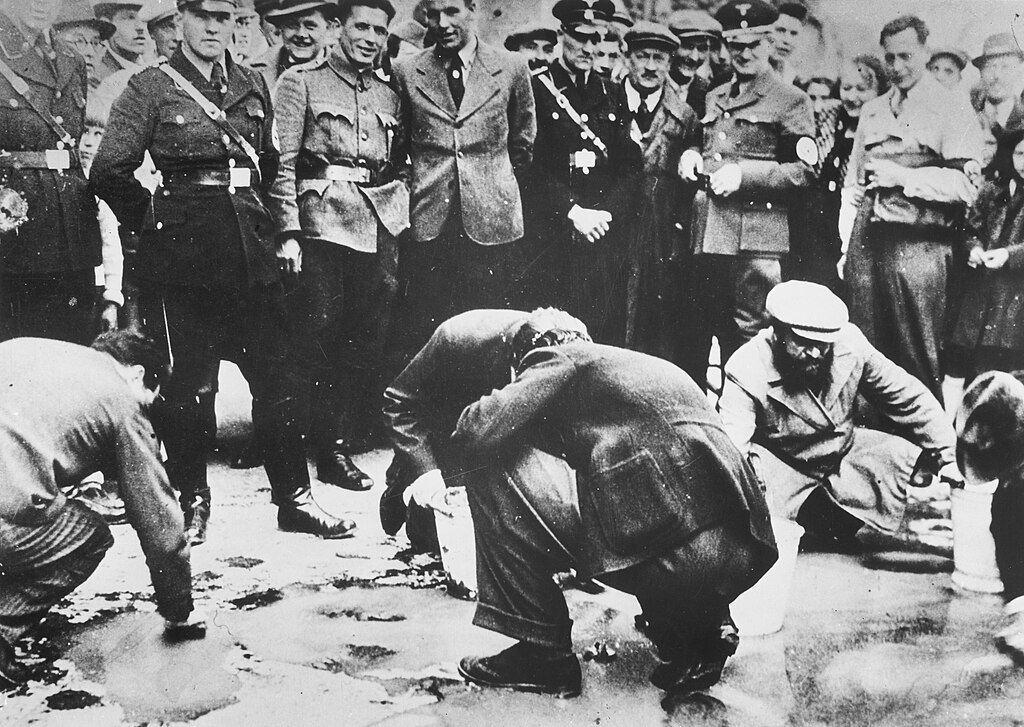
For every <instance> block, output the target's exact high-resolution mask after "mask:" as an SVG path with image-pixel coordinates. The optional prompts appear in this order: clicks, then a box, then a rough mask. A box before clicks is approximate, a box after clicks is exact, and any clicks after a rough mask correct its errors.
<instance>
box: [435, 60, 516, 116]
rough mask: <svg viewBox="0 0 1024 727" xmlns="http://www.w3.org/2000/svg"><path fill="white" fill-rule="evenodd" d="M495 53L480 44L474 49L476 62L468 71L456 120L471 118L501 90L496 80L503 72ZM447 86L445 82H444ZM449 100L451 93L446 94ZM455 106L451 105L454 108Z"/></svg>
mask: <svg viewBox="0 0 1024 727" xmlns="http://www.w3.org/2000/svg"><path fill="white" fill-rule="evenodd" d="M504 70H505V69H504V68H502V66H501V62H500V61H499V59H498V55H497V53H495V52H494V51H492V50H491V49H490V48H489V47H488V46H486V45H484V44H483V43H480V44H478V45H477V48H476V60H474V61H473V67H472V68H471V69H470V71H469V81H468V83H467V84H466V93H465V95H464V96H463V97H462V106H460V107H459V112H458V120H459V121H462V120H464V119H466V118H468V117H470V116H472V115H473V114H474V113H475V112H476V111H477V110H478V109H479V108H480V107H481V106H483V105H484V104H485V103H487V102H488V101H490V100H491V99H492V98H494V96H495V95H496V94H497V93H498V91H500V90H501V85H500V84H499V83H498V81H497V78H498V76H500V75H501V74H502V73H503V72H504ZM445 85H447V81H445ZM448 96H449V98H451V92H450V91H449V93H448ZM454 106H455V104H454V102H453V103H452V107H453V108H454Z"/></svg>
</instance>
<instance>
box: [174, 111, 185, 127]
mask: <svg viewBox="0 0 1024 727" xmlns="http://www.w3.org/2000/svg"><path fill="white" fill-rule="evenodd" d="M174 123H176V124H178V125H179V126H180V125H181V124H184V123H185V117H184V116H182V115H181V114H178V115H177V116H175V117H174Z"/></svg>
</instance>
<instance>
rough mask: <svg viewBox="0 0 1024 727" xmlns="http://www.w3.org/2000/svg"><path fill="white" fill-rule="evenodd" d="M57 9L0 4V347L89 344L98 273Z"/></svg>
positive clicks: (45, 3) (82, 79) (49, 4)
mask: <svg viewBox="0 0 1024 727" xmlns="http://www.w3.org/2000/svg"><path fill="white" fill-rule="evenodd" d="M60 5H61V4H60V0H40V2H37V3H25V2H21V0H2V2H0V63H2V65H0V151H2V152H3V153H2V154H0V198H2V199H3V202H4V207H6V208H8V209H10V210H12V211H13V212H14V213H15V214H13V215H11V216H10V217H8V216H7V215H4V218H5V219H3V220H0V254H2V255H3V267H2V271H0V340H2V339H6V338H11V337H14V336H39V337H44V338H59V339H63V340H66V341H71V342H75V343H88V342H89V341H90V340H91V339H92V334H93V333H94V331H93V329H92V324H91V320H90V319H91V315H92V309H93V305H92V303H93V299H94V297H95V277H94V272H93V269H94V268H95V266H96V265H98V264H99V263H100V229H99V224H98V222H97V220H96V200H95V199H94V198H93V196H92V194H90V193H89V191H88V189H86V181H85V176H84V174H83V173H82V167H81V164H80V163H79V160H78V155H77V154H76V152H75V149H76V147H77V144H78V140H79V138H80V137H81V135H82V131H83V125H84V121H85V94H86V89H87V88H88V83H87V80H86V70H85V61H84V60H82V58H81V56H79V55H78V53H77V52H76V51H75V50H74V48H72V47H71V46H70V45H68V44H66V43H64V42H63V41H61V40H59V39H57V38H55V37H53V34H52V33H51V27H52V25H53V22H54V21H55V20H56V18H57V17H58V15H59V12H60Z"/></svg>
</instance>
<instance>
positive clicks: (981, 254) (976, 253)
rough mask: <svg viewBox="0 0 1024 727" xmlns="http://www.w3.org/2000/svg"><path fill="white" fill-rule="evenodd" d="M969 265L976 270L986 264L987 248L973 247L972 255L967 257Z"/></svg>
mask: <svg viewBox="0 0 1024 727" xmlns="http://www.w3.org/2000/svg"><path fill="white" fill-rule="evenodd" d="M967 264H968V265H969V266H970V267H972V268H976V267H978V266H979V265H984V264H985V248H983V247H972V248H971V254H970V255H968V256H967Z"/></svg>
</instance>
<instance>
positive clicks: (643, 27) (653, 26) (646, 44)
mask: <svg viewBox="0 0 1024 727" xmlns="http://www.w3.org/2000/svg"><path fill="white" fill-rule="evenodd" d="M625 40H626V47H627V48H629V50H630V52H632V51H634V50H636V49H637V48H659V49H661V50H667V51H669V52H670V53H672V52H674V51H675V50H676V49H677V48H678V47H679V38H677V37H676V36H675V35H674V34H673V33H672V31H671V30H669V29H668V28H667V27H666V26H664V25H662V24H661V23H652V22H649V21H647V20H641V21H639V22H638V23H637V24H636V25H634V26H633V27H632V28H630V29H629V31H627V33H626V38H625Z"/></svg>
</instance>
